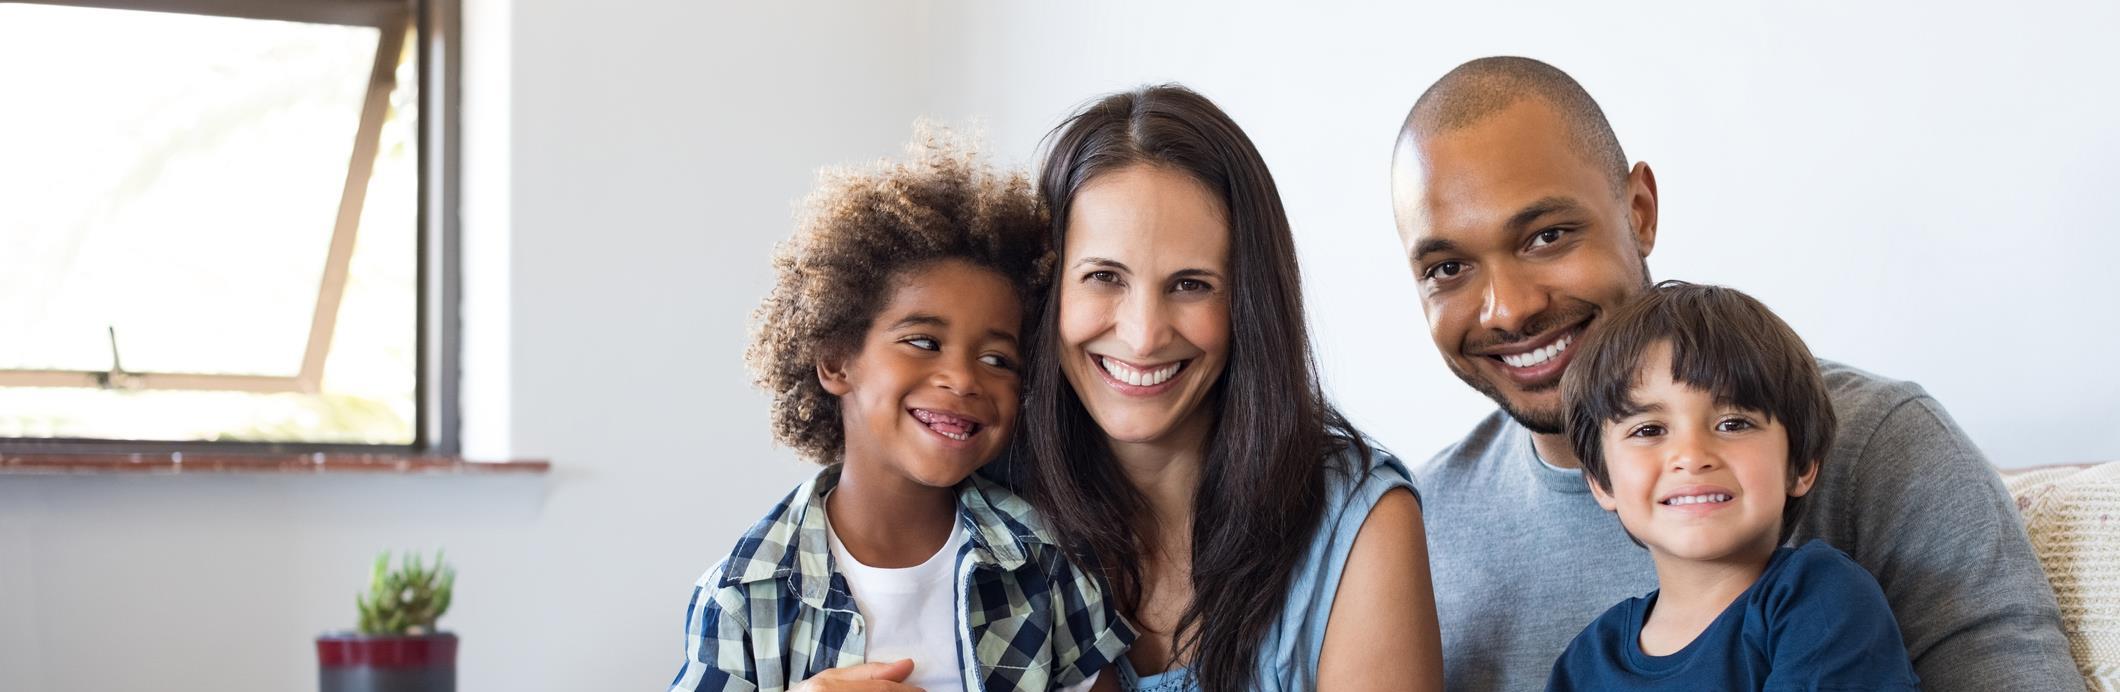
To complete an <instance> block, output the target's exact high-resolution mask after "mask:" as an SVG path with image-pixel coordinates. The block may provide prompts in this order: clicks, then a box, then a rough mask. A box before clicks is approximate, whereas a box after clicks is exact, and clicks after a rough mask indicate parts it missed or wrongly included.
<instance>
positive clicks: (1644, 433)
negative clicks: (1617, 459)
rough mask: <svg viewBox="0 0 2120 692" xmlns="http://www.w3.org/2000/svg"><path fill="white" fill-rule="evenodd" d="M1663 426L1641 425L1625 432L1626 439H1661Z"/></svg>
mask: <svg viewBox="0 0 2120 692" xmlns="http://www.w3.org/2000/svg"><path fill="white" fill-rule="evenodd" d="M1663 434H1664V426H1661V425H1643V426H1639V427H1636V428H1635V429H1633V430H1630V431H1628V432H1627V436H1628V437H1662V436H1663Z"/></svg>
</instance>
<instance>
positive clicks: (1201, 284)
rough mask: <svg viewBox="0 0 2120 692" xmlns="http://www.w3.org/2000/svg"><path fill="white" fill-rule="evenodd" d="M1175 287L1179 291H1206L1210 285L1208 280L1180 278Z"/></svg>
mask: <svg viewBox="0 0 2120 692" xmlns="http://www.w3.org/2000/svg"><path fill="white" fill-rule="evenodd" d="M1174 288H1176V289H1177V290H1178V292H1179V293H1191V292H1194V291H1205V290H1207V289H1208V288H1209V286H1208V285H1207V282H1205V281H1201V280H1199V279H1179V280H1178V283H1177V284H1176V285H1175V286H1174Z"/></svg>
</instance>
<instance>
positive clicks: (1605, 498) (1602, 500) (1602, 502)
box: [1583, 473, 1619, 512]
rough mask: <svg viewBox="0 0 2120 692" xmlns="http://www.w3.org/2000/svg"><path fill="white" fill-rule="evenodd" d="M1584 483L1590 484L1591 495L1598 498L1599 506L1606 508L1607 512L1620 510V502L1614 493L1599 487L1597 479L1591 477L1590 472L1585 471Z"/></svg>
mask: <svg viewBox="0 0 2120 692" xmlns="http://www.w3.org/2000/svg"><path fill="white" fill-rule="evenodd" d="M1583 483H1584V484H1585V485H1588V486H1590V496H1591V497H1594V498H1597V506H1599V507H1603V508H1605V511H1607V512H1617V511H1619V502H1618V501H1617V500H1613V499H1612V495H1611V494H1610V493H1607V492H1605V489H1604V488H1600V487H1597V479H1595V478H1591V477H1590V474H1587V473H1585V474H1583Z"/></svg>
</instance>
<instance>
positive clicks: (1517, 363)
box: [1502, 334, 1575, 368]
mask: <svg viewBox="0 0 2120 692" xmlns="http://www.w3.org/2000/svg"><path fill="white" fill-rule="evenodd" d="M1572 343H1575V335H1574V334H1568V335H1566V336H1562V337H1561V339H1560V340H1559V341H1555V342H1553V343H1550V344H1546V347H1545V348H1541V349H1538V350H1536V351H1532V352H1530V353H1518V354H1515V355H1504V356H1502V362H1503V363H1507V364H1509V367H1512V368H1528V367H1531V366H1534V365H1540V364H1543V363H1545V362H1546V361H1549V360H1553V357H1554V356H1558V355H1560V354H1561V352H1562V351H1566V350H1568V345H1569V344H1572Z"/></svg>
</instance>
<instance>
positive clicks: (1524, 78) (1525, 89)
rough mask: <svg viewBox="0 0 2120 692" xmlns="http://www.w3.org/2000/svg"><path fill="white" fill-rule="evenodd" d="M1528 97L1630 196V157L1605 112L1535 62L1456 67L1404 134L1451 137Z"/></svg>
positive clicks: (1556, 71) (1510, 59)
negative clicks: (1538, 102) (1564, 127)
mask: <svg viewBox="0 0 2120 692" xmlns="http://www.w3.org/2000/svg"><path fill="white" fill-rule="evenodd" d="M1527 97H1532V98H1537V99H1539V100H1541V101H1544V102H1545V103H1546V105H1547V106H1548V107H1551V108H1552V109H1553V110H1554V111H1556V112H1558V113H1559V114H1560V116H1561V119H1562V120H1563V121H1564V122H1565V123H1566V124H1567V127H1568V130H1569V140H1570V142H1571V143H1572V145H1573V148H1574V149H1575V153H1576V154H1577V155H1579V156H1582V157H1583V158H1584V160H1585V161H1588V162H1589V163H1591V164H1593V165H1596V166H1597V167H1598V168H1599V169H1601V170H1602V171H1604V172H1605V174H1606V175H1607V176H1609V177H1610V178H1611V181H1612V191H1613V194H1615V195H1618V194H1623V193H1625V192H1626V189H1627V153H1626V152H1625V151H1622V150H1621V149H1620V147H1619V137H1618V136H1616V135H1614V134H1612V124H1611V123H1610V122H1607V121H1606V120H1605V112H1604V110H1602V109H1600V108H1598V107H1597V101H1596V100H1595V99H1592V98H1590V93H1589V92H1587V91H1583V85H1581V84H1577V83H1575V78H1573V77H1569V76H1568V73H1566V72H1562V71H1560V68H1557V67H1554V66H1552V65H1548V64H1546V63H1543V62H1539V61H1537V60H1533V59H1530V58H1519V57H1514V56H1497V57H1492V58H1480V59H1478V60H1474V61H1472V62H1468V63H1465V64H1463V65H1459V66H1457V69H1454V70H1451V71H1450V73H1449V74H1445V75H1443V78H1442V79H1438V80H1436V82H1435V84H1434V85H1433V86H1430V87H1428V91H1426V92H1423V93H1422V94H1421V98H1420V100H1418V101H1415V102H1414V103H1413V110H1412V112H1409V113H1407V114H1406V125H1405V127H1404V130H1403V134H1411V135H1413V136H1414V137H1416V138H1418V139H1423V140H1425V139H1428V138H1431V137H1434V136H1436V135H1440V134H1449V133H1451V132H1455V131H1457V130H1460V129H1463V128H1466V127H1470V126H1472V125H1474V124H1477V123H1479V122H1480V121H1481V120H1483V119H1485V118H1486V117H1487V116H1489V115H1493V114H1494V113H1496V112H1499V111H1501V110H1502V109H1504V108H1507V107H1509V106H1512V105H1515V104H1516V103H1517V102H1518V101H1522V100H1524V99H1525V98H1527Z"/></svg>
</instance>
